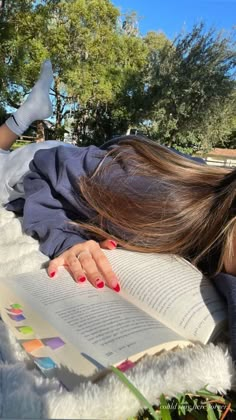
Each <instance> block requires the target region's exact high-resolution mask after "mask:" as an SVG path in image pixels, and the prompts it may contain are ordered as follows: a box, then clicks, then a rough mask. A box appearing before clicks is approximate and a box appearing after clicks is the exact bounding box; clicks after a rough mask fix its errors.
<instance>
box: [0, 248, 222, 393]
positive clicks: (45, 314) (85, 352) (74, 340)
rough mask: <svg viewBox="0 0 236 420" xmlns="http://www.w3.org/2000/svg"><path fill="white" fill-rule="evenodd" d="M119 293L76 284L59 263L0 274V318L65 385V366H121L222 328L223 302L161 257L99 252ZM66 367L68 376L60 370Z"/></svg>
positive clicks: (85, 371) (188, 268) (79, 369)
mask: <svg viewBox="0 0 236 420" xmlns="http://www.w3.org/2000/svg"><path fill="white" fill-rule="evenodd" d="M104 253H105V255H106V256H107V257H108V259H109V260H110V262H111V264H112V266H113V269H114V271H115V272H116V274H117V275H118V277H119V279H120V284H121V288H122V291H121V292H120V293H116V292H114V291H112V290H110V289H109V288H105V289H103V290H97V289H95V288H94V287H93V286H91V285H90V283H89V282H85V283H82V284H79V285H78V284H76V283H74V282H73V280H72V279H71V277H70V276H69V274H68V273H67V272H66V271H65V270H64V269H63V268H62V269H61V270H60V271H59V275H58V276H57V278H55V279H50V278H49V277H48V276H47V273H46V271H45V270H39V271H36V272H32V273H24V274H20V275H17V276H15V277H11V278H1V279H0V310H1V317H2V319H3V321H4V322H6V323H7V324H8V325H9V326H10V328H11V330H12V331H13V332H14V334H15V336H16V337H17V339H19V340H20V343H21V345H22V346H23V347H24V349H25V350H26V351H27V352H28V354H29V355H30V357H31V358H32V359H33V360H34V362H35V363H36V365H37V366H39V367H40V368H41V370H42V371H44V373H45V372H46V374H48V375H49V374H50V372H53V373H54V374H56V375H57V376H58V378H59V379H60V380H61V381H62V382H63V383H64V385H65V386H66V387H67V388H68V389H71V388H73V386H74V383H72V382H73V380H72V379H71V378H72V375H70V374H69V372H73V373H74V376H75V374H78V375H85V376H90V375H92V374H93V373H94V371H95V370H96V368H104V367H108V366H109V365H112V364H113V365H116V366H120V367H121V369H124V370H125V368H126V367H127V366H130V365H132V363H134V362H135V360H137V359H139V358H140V357H141V356H142V355H143V354H145V353H148V354H154V353H157V352H158V351H160V350H162V349H171V348H173V347H175V346H176V345H180V346H184V345H188V344H190V341H194V342H196V341H200V342H201V343H207V342H208V341H210V340H211V341H212V340H214V337H216V336H217V335H218V334H219V332H220V331H222V329H223V328H224V325H225V321H226V317H227V315H226V308H225V304H224V302H223V301H222V299H221V298H220V296H219V295H218V294H217V292H216V290H215V289H214V287H213V285H212V283H211V282H210V280H208V279H206V278H205V277H204V276H203V275H202V274H201V273H200V272H199V271H198V270H197V269H196V268H194V267H193V266H192V265H191V264H189V263H188V262H187V261H185V260H183V259H181V258H178V257H175V256H168V255H158V254H143V253H139V252H131V251H126V250H122V249H116V250H114V251H109V250H104ZM66 372H67V373H68V374H66Z"/></svg>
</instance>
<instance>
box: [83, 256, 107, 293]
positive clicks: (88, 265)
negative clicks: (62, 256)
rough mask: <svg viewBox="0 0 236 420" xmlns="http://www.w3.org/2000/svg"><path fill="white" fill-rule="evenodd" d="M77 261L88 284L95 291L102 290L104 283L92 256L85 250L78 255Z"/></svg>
mask: <svg viewBox="0 0 236 420" xmlns="http://www.w3.org/2000/svg"><path fill="white" fill-rule="evenodd" d="M78 259H79V262H80V264H81V266H82V267H83V270H84V271H85V273H86V276H87V279H88V280H89V281H90V283H91V284H92V285H93V286H94V287H96V288H97V289H102V288H103V287H104V286H105V281H104V279H103V276H102V275H101V273H100V272H99V271H98V268H97V265H96V263H95V261H94V259H93V256H92V254H91V253H90V252H89V251H86V250H85V251H81V252H80V253H79V255H78Z"/></svg>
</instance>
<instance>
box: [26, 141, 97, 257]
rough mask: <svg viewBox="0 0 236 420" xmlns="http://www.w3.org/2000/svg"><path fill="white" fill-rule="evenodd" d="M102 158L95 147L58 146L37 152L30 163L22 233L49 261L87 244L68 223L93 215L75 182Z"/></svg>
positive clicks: (86, 218) (74, 227)
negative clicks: (38, 245) (75, 247)
mask: <svg viewBox="0 0 236 420" xmlns="http://www.w3.org/2000/svg"><path fill="white" fill-rule="evenodd" d="M104 154H105V152H104V151H101V150H100V149H98V148H96V147H95V146H89V147H81V148H79V147H73V146H59V147H56V148H52V149H49V150H40V151H38V152H37V153H36V154H35V156H34V159H33V160H32V161H31V163H30V172H29V173H28V174H27V175H26V176H25V179H24V189H25V205H24V214H23V230H24V231H25V232H26V233H27V234H28V235H30V236H33V237H34V238H36V239H38V240H39V243H40V250H41V251H42V252H43V253H44V254H46V255H48V256H49V257H50V258H54V257H56V256H58V255H60V254H61V253H62V252H63V251H65V250H66V249H68V248H70V247H72V246H73V245H75V244H78V243H81V242H84V241H85V240H87V238H86V235H85V233H83V231H82V229H81V228H78V227H77V226H76V225H75V224H73V223H71V222H72V221H75V220H80V221H86V220H88V219H89V218H90V217H93V216H95V215H96V213H95V212H94V210H92V209H89V208H88V207H87V206H85V204H84V203H83V201H82V198H81V196H80V194H79V188H78V180H79V178H80V177H81V176H83V175H90V174H92V173H93V171H94V170H95V169H96V167H97V165H98V164H99V163H100V162H101V160H102V158H103V157H104Z"/></svg>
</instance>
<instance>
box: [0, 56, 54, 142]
mask: <svg viewBox="0 0 236 420" xmlns="http://www.w3.org/2000/svg"><path fill="white" fill-rule="evenodd" d="M52 81H53V72H52V65H51V61H49V60H47V61H45V62H44V63H43V65H42V68H41V73H40V77H39V79H38V81H37V82H36V84H35V85H34V87H33V89H32V91H31V92H30V94H29V96H28V98H27V99H26V101H25V102H24V103H23V104H22V105H21V107H20V108H19V109H18V110H17V111H16V112H15V113H14V114H13V115H11V117H10V118H8V120H7V121H6V123H5V124H3V125H2V126H1V127H0V149H4V150H8V149H9V148H10V147H11V145H12V144H13V143H14V141H15V140H16V139H17V137H18V136H20V135H21V134H23V133H24V132H25V131H26V130H27V128H28V127H29V126H30V124H32V122H34V121H36V120H44V119H45V118H48V117H50V115H51V114H52V104H51V101H50V97H49V91H50V86H51V84H52Z"/></svg>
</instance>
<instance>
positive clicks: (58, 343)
mask: <svg viewBox="0 0 236 420" xmlns="http://www.w3.org/2000/svg"><path fill="white" fill-rule="evenodd" d="M42 341H43V343H44V344H45V346H48V347H50V348H51V349H52V350H56V349H58V348H59V347H62V346H64V345H65V342H64V341H63V340H62V339H61V338H60V337H50V338H44V339H43V340H42Z"/></svg>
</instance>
